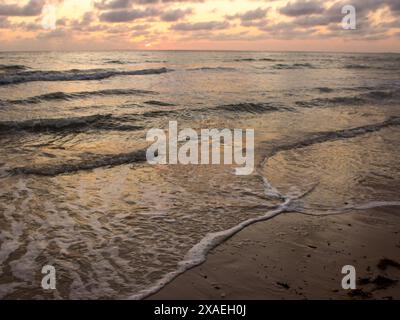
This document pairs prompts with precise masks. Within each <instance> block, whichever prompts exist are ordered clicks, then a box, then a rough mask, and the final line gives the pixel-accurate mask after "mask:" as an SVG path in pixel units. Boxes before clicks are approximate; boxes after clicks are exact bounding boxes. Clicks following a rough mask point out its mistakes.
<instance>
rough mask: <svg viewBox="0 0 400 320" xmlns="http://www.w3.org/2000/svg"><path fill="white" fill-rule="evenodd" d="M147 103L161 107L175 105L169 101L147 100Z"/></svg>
mask: <svg viewBox="0 0 400 320" xmlns="http://www.w3.org/2000/svg"><path fill="white" fill-rule="evenodd" d="M145 104H148V105H152V106H159V107H174V106H175V105H174V104H172V103H168V102H162V101H156V100H150V101H146V102H145Z"/></svg>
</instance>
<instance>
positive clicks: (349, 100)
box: [296, 88, 400, 108]
mask: <svg viewBox="0 0 400 320" xmlns="http://www.w3.org/2000/svg"><path fill="white" fill-rule="evenodd" d="M321 89H322V91H323V92H331V90H329V89H328V88H327V89H326V90H325V89H324V88H320V90H321ZM399 97H400V94H399V93H398V92H397V91H380V90H374V91H370V92H367V93H362V94H359V95H357V96H338V97H332V98H316V99H312V100H309V101H296V105H297V106H299V107H306V108H310V107H323V106H327V105H362V104H366V103H371V102H378V101H379V102H382V101H390V100H398V98H399Z"/></svg>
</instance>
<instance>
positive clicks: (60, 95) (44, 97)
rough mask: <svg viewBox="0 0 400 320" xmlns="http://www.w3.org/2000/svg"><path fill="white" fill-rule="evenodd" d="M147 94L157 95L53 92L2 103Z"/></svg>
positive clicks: (131, 91)
mask: <svg viewBox="0 0 400 320" xmlns="http://www.w3.org/2000/svg"><path fill="white" fill-rule="evenodd" d="M145 94H157V92H154V91H146V90H135V89H106V90H97V91H83V92H71V93H66V92H52V93H46V94H43V95H39V96H34V97H29V98H26V99H20V100H8V101H7V100H6V101H2V104H3V105H5V104H7V103H8V104H36V103H40V102H43V101H58V100H61V101H68V100H73V99H82V98H89V97H93V96H120V95H145Z"/></svg>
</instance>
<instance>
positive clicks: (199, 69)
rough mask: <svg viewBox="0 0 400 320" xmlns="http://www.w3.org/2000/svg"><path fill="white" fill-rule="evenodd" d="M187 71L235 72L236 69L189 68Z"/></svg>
mask: <svg viewBox="0 0 400 320" xmlns="http://www.w3.org/2000/svg"><path fill="white" fill-rule="evenodd" d="M187 71H236V69H235V68H230V67H199V68H190V69H187Z"/></svg>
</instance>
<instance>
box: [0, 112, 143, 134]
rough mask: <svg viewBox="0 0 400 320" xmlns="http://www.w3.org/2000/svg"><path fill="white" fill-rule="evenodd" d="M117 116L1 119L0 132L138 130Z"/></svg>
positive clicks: (138, 128) (137, 127)
mask: <svg viewBox="0 0 400 320" xmlns="http://www.w3.org/2000/svg"><path fill="white" fill-rule="evenodd" d="M116 120H118V119H117V118H114V117H112V115H110V114H106V115H93V116H86V117H75V118H59V119H32V120H25V121H2V122H0V134H8V133H10V132H13V131H19V130H20V131H29V132H57V131H64V130H74V131H76V130H83V129H86V130H87V129H96V130H119V131H126V130H140V129H142V127H139V126H132V125H121V124H119V123H118V122H116Z"/></svg>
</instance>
